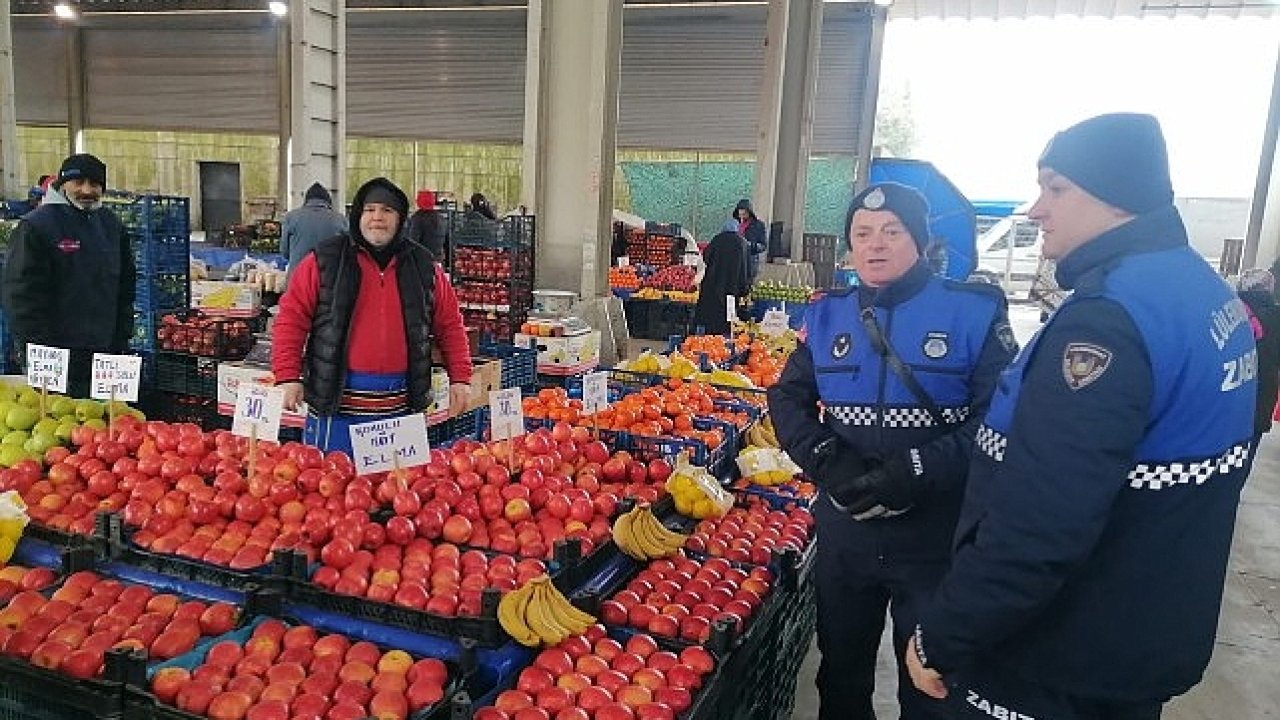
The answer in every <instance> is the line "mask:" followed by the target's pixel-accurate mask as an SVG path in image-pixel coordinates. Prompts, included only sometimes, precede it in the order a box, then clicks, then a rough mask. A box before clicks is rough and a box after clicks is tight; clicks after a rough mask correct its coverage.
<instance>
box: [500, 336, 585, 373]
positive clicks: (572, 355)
mask: <svg viewBox="0 0 1280 720" xmlns="http://www.w3.org/2000/svg"><path fill="white" fill-rule="evenodd" d="M514 343H515V344H516V345H518V346H520V347H530V346H531V344H532V347H536V348H537V349H538V372H540V373H542V374H544V375H577V374H578V373H583V372H587V371H590V370H594V369H595V368H596V366H597V365H599V364H600V331H599V330H592V331H590V332H586V333H583V334H581V335H574V336H572V337H539V336H536V335H525V334H523V333H516V336H515V340H514Z"/></svg>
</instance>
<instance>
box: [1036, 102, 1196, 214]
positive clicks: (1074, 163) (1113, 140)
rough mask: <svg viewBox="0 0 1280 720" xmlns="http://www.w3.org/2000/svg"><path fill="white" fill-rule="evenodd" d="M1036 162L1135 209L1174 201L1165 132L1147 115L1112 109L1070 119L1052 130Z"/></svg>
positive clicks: (1106, 198)
mask: <svg viewBox="0 0 1280 720" xmlns="http://www.w3.org/2000/svg"><path fill="white" fill-rule="evenodd" d="M1037 167H1041V168H1045V167H1047V168H1050V169H1052V170H1053V171H1054V172H1057V173H1059V174H1061V175H1065V176H1066V177H1067V178H1069V179H1070V180H1071V182H1073V183H1075V184H1076V185H1079V186H1080V187H1081V188H1083V189H1084V190H1085V192H1087V193H1089V194H1090V195H1092V196H1094V197H1096V198H1098V199H1099V200H1101V201H1102V202H1104V203H1106V204H1108V205H1110V206H1112V207H1115V208H1119V209H1121V210H1124V211H1126V212H1130V213H1133V214H1134V215H1141V214H1142V213H1146V212H1151V211H1152V210H1158V209H1160V208H1163V207H1167V206H1169V205H1172V204H1173V185H1172V183H1171V182H1170V180H1169V155H1168V152H1167V151H1166V150H1165V144H1164V134H1163V133H1162V132H1161V131H1160V122H1159V121H1158V120H1156V119H1155V118H1154V117H1152V116H1150V115H1142V114H1139V113H1112V114H1109V115H1099V116H1097V117H1093V118H1089V119H1088V120H1085V121H1084V122H1081V123H1079V124H1077V125H1073V126H1071V127H1069V128H1067V129H1066V130H1063V131H1062V132H1060V133H1058V134H1057V135H1055V136H1053V139H1052V140H1050V141H1049V145H1048V147H1046V148H1045V149H1044V153H1042V154H1041V155H1040V161H1039V162H1038V163H1037Z"/></svg>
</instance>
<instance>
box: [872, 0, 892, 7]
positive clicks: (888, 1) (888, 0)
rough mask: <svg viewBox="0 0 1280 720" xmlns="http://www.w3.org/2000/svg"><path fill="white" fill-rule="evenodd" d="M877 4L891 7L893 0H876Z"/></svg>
mask: <svg viewBox="0 0 1280 720" xmlns="http://www.w3.org/2000/svg"><path fill="white" fill-rule="evenodd" d="M875 4H876V5H879V6H880V7H889V6H890V5H893V0H875Z"/></svg>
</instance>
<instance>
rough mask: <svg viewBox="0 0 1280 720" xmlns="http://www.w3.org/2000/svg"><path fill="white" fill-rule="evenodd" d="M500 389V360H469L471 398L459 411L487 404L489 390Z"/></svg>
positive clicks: (466, 410)
mask: <svg viewBox="0 0 1280 720" xmlns="http://www.w3.org/2000/svg"><path fill="white" fill-rule="evenodd" d="M501 389H502V361H501V360H472V361H471V398H470V399H469V400H467V404H466V406H465V407H463V408H462V410H461V411H460V412H468V411H471V410H474V409H476V408H478V407H484V406H487V405H488V404H489V392H490V391H491V390H501Z"/></svg>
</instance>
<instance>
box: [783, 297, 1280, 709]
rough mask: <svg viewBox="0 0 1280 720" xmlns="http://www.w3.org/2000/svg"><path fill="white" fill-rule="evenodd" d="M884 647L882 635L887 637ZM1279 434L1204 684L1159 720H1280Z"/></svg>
mask: <svg viewBox="0 0 1280 720" xmlns="http://www.w3.org/2000/svg"><path fill="white" fill-rule="evenodd" d="M1010 319H1011V320H1012V322H1013V326H1014V331H1015V333H1016V334H1017V335H1018V338H1019V340H1021V341H1025V339H1026V338H1027V337H1029V336H1030V333H1031V332H1033V331H1034V329H1035V327H1036V326H1037V325H1038V324H1039V317H1038V312H1036V311H1034V310H1031V309H1029V308H1017V307H1015V308H1012V309H1011V311H1010ZM885 636H886V639H887V637H888V630H887V628H886V632H885ZM1277 667H1280V429H1277V430H1276V431H1275V432H1273V433H1272V434H1271V435H1269V436H1267V438H1266V439H1265V440H1264V441H1263V443H1262V447H1261V448H1260V449H1259V452H1258V457H1257V459H1256V461H1255V463H1254V467H1253V473H1252V475H1251V476H1250V479H1249V482H1248V483H1247V484H1246V486H1245V490H1244V495H1243V497H1242V499H1241V504H1240V512H1239V517H1238V519H1237V521H1236V534H1235V543H1234V545H1233V546H1232V548H1231V562H1230V565H1229V567H1228V572H1227V584H1226V592H1225V594H1224V597H1223V602H1222V615H1221V619H1220V621H1219V625H1218V642H1217V646H1216V648H1215V650H1214V654H1213V660H1212V661H1211V662H1210V663H1209V668H1208V670H1207V671H1206V672H1205V677H1204V680H1203V681H1202V682H1201V683H1200V684H1199V685H1197V686H1196V687H1195V688H1193V689H1192V690H1191V692H1189V693H1187V694H1186V695H1183V696H1181V697H1178V698H1175V699H1174V700H1173V701H1172V702H1170V703H1169V704H1168V705H1167V706H1166V709H1165V712H1164V716H1163V720H1227V719H1228V718H1241V719H1247V720H1264V719H1265V718H1280V682H1277V678H1278V677H1280V672H1278V671H1277ZM817 669H818V651H817V647H816V644H815V646H814V647H813V648H812V649H811V650H810V651H809V656H808V657H807V658H806V659H805V662H804V665H803V666H802V667H801V669H800V678H799V681H798V683H797V692H796V705H795V711H794V712H793V714H792V716H791V717H792V718H793V720H814V719H816V718H817V717H818V696H817V691H816V690H815V689H814V684H813V682H814V675H815V674H816V673H817ZM896 692H897V674H896V672H895V671H894V659H893V651H892V649H891V648H890V647H889V645H888V643H887V642H884V643H882V644H881V647H880V667H879V670H878V672H877V681H876V695H875V699H876V712H877V714H878V715H879V718H880V720H893V719H894V718H897V717H898V708H897V702H896V699H895V693H896Z"/></svg>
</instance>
